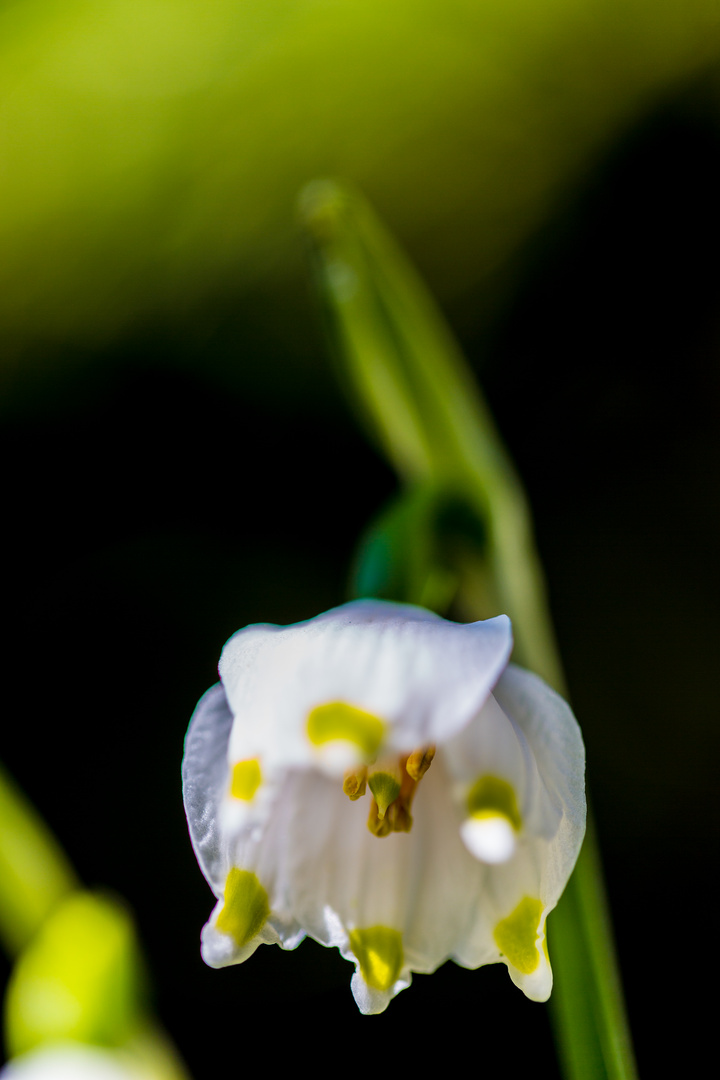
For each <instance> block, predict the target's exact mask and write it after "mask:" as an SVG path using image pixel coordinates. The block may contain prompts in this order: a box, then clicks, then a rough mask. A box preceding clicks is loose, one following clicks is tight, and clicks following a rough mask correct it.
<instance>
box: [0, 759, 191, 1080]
mask: <svg viewBox="0 0 720 1080" xmlns="http://www.w3.org/2000/svg"><path fill="white" fill-rule="evenodd" d="M0 931H1V932H2V943H3V945H4V947H5V949H6V951H7V952H8V954H9V955H10V956H12V957H15V956H16V957H17V960H16V963H15V966H14V968H13V971H12V974H11V977H10V981H9V984H8V989H7V995H6V998H5V1003H4V1035H5V1045H6V1049H7V1053H8V1056H10V1057H15V1056H17V1055H21V1054H24V1053H26V1052H28V1051H31V1050H33V1049H35V1048H37V1047H44V1046H53V1045H55V1044H58V1043H62V1042H79V1043H86V1044H89V1045H92V1046H101V1047H108V1048H113V1049H114V1050H117V1051H118V1052H121V1053H122V1055H123V1058H124V1060H126V1061H127V1062H129V1063H132V1065H133V1067H134V1068H137V1070H138V1073H139V1074H141V1075H142V1076H143V1077H147V1080H187V1073H186V1071H185V1069H184V1067H183V1065H182V1063H181V1062H180V1060H179V1058H178V1057H177V1054H176V1052H175V1050H174V1049H173V1047H172V1046H171V1044H170V1043H169V1041H168V1040H167V1038H166V1037H165V1035H164V1034H163V1032H162V1031H161V1030H160V1029H159V1028H158V1027H157V1026H156V1024H155V1023H154V1021H153V1019H152V1017H151V1015H150V1013H149V1010H148V1005H147V1001H146V995H145V990H144V987H145V983H146V977H145V969H144V965H143V963H142V958H141V955H140V950H139V946H138V943H137V938H136V934H135V929H134V926H133V922H132V919H131V916H130V914H129V912H128V911H127V909H126V907H125V906H124V905H123V904H122V903H121V902H120V901H119V900H117V899H114V898H112V897H109V896H103V895H99V894H95V893H91V892H87V891H85V890H83V889H82V888H81V887H80V886H79V883H78V882H77V879H76V877H75V875H74V873H73V871H72V868H71V867H70V865H69V863H68V861H67V859H66V857H65V855H64V854H63V852H62V850H61V849H60V847H59V845H58V844H57V842H56V840H55V839H54V837H53V836H52V834H51V833H50V832H49V830H48V829H47V828H46V826H45V825H44V823H43V822H42V820H41V819H40V817H39V815H38V814H37V813H36V811H35V810H34V808H33V807H32V806H31V804H30V803H29V802H28V800H27V799H26V798H25V797H24V796H23V795H22V794H21V792H20V791H19V790H18V788H17V787H16V785H15V784H14V783H13V782H12V781H11V780H10V778H9V777H8V776H7V773H6V772H5V771H4V770H3V769H2V768H1V767H0Z"/></svg>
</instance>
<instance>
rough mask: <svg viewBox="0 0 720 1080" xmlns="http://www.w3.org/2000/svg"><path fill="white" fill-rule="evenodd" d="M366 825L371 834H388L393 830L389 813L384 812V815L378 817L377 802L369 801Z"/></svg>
mask: <svg viewBox="0 0 720 1080" xmlns="http://www.w3.org/2000/svg"><path fill="white" fill-rule="evenodd" d="M367 827H368V829H369V830H370V832H371V833H372V834H373V836H389V835H390V833H391V832H392V831H393V825H392V817H391V815H390V814H385V816H384V817H380V815H379V814H378V804H377V803H376V802H375V800H374V799H373V801H372V802H371V803H370V813H369V814H368V819H367Z"/></svg>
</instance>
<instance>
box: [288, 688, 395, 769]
mask: <svg viewBox="0 0 720 1080" xmlns="http://www.w3.org/2000/svg"><path fill="white" fill-rule="evenodd" d="M307 733H308V738H309V739H310V742H311V743H312V744H313V746H323V745H324V744H325V743H329V742H334V741H336V740H338V739H342V740H344V741H345V742H349V743H352V744H353V745H354V746H357V748H358V749H359V750H360V752H361V753H362V755H363V757H365V758H367V759H368V760H369V761H370V760H372V759H373V758H374V757H375V755H376V754H377V752H378V749H379V747H380V744H381V742H382V740H383V735H384V734H385V724H384V723H383V722H382V720H380V719H379V717H377V716H373V715H372V713H368V712H364V711H363V709H356V708H355V706H354V705H347V704H346V703H345V702H344V701H331V702H328V704H327V705H317V706H316V707H315V708H314V709H312V710H311V712H310V715H309V716H308V719H307Z"/></svg>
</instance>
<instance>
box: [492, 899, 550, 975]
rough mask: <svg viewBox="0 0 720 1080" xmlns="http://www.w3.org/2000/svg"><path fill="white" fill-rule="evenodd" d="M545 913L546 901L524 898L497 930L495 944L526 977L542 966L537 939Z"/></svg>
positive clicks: (501, 921) (502, 920) (498, 925)
mask: <svg viewBox="0 0 720 1080" xmlns="http://www.w3.org/2000/svg"><path fill="white" fill-rule="evenodd" d="M542 913H543V905H542V901H540V900H536V899H534V898H533V897H532V896H524V897H523V899H522V900H521V901H520V903H519V904H518V906H517V907H516V908H515V910H514V911H513V912H511V913H510V915H508V916H507V918H506V919H501V920H500V922H499V923H498V924H497V926H496V927H495V932H494V934H493V937H494V938H495V944H496V945H497V947H498V949H499V950H500V952H501V953H503V955H504V956H506V957H507V959H508V960H509V961H510V963H511V964H512V966H513V967H514V968H517V969H518V971H521V972H522V974H523V975H530V974H532V972H533V971H534V970H535V968H536V967H537V966H538V964H539V963H540V954H539V953H538V950H537V939H538V933H539V931H540V921H541V919H542Z"/></svg>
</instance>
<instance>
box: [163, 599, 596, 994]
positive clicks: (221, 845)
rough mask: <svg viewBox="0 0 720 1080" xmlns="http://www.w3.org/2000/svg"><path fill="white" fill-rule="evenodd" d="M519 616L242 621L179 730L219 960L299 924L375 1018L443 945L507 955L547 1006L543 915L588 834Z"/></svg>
mask: <svg viewBox="0 0 720 1080" xmlns="http://www.w3.org/2000/svg"><path fill="white" fill-rule="evenodd" d="M511 648H512V634H511V627H510V621H509V619H507V618H506V617H505V616H499V617H498V618H495V619H490V620H488V621H486V622H478V623H471V624H467V625H460V624H457V623H452V622H448V621H446V620H445V619H442V618H440V617H439V616H437V615H434V614H432V613H431V612H428V611H424V610H423V609H421V608H416V607H411V606H408V605H400V604H390V603H385V602H381V601H370V600H361V601H354V602H353V603H350V604H345V605H343V606H342V607H339V608H335V609H333V610H332V611H328V612H326V613H325V614H323V615H319V616H318V617H317V618H315V619H311V620H309V621H307V622H303V623H298V624H297V625H294V626H289V627H279V626H270V625H258V626H249V627H246V628H245V629H244V630H241V631H239V632H238V633H237V634H235V635H234V637H232V638H231V639H230V641H228V643H227V644H226V645H225V648H224V649H223V653H222V656H221V659H220V679H221V681H220V683H218V684H217V685H216V686H214V687H212V688H211V689H210V690H209V691H208V692H207V693H206V694H205V696H204V697H203V698H202V699H201V700H200V702H199V704H198V706H197V709H196V710H195V713H194V715H193V718H192V721H191V723H190V728H189V731H188V734H187V739H186V743H185V757H184V761H183V781H184V797H185V809H186V813H187V818H188V823H189V828H190V836H191V839H192V843H193V847H194V849H195V853H196V855H197V858H198V861H199V863H200V866H201V868H202V871H203V873H204V874H205V877H206V878H207V880H208V882H209V884H210V887H211V888H212V890H213V892H214V894H215V896H216V898H217V904H216V905H215V908H214V910H213V912H212V915H211V917H210V920H209V921H208V923H207V924H206V926H205V927H204V929H203V932H202V955H203V958H204V959H205V961H206V962H207V963H208V964H209V965H211V966H212V967H223V966H225V965H227V964H236V963H241V962H242V961H244V960H246V959H247V958H248V957H249V956H250V955H251V954H252V953H253V952H254V951H255V949H256V948H257V947H258V945H260V944H261V943H273V942H274V943H276V944H279V945H281V946H282V947H283V948H286V949H293V948H295V947H296V946H297V945H298V944H299V943H300V941H301V940H302V939H303V937H304V936H305V935H306V934H307V935H310V937H312V938H314V939H315V940H316V941H319V942H320V943H321V944H323V945H329V946H336V947H337V948H338V949H339V950H340V951H341V953H342V955H343V956H344V957H345V958H346V959H348V960H351V961H352V962H353V963H354V964H355V967H356V970H355V975H354V976H353V979H352V984H351V985H352V991H353V994H354V995H355V999H356V1001H357V1004H358V1006H359V1008H360V1009H361V1011H362V1012H365V1013H377V1012H381V1011H382V1010H383V1009H385V1008H386V1006H387V1004H388V1002H389V1001H390V999H391V998H392V997H394V995H395V994H397V993H398V992H399V991H400V990H402V989H403V988H405V987H406V986H408V985H409V983H410V981H411V978H412V972H413V971H415V972H431V971H434V970H435V969H436V968H437V967H438V966H439V965H440V964H442V963H443V962H444V961H445V960H447V959H452V960H454V961H455V962H456V963H458V964H461V965H462V966H464V967H468V968H476V967H480V966H481V965H482V964H491V963H497V962H504V963H505V964H507V967H508V970H509V972H510V976H511V978H512V980H513V982H515V983H516V984H517V985H518V986H519V987H520V988H521V989H522V990H523V991H524V993H525V994H526V995H527V996H528V997H530V998H532V999H533V1000H536V1001H543V1000H545V999H546V998H547V997H548V995H549V994H550V990H551V988H552V972H551V969H550V963H549V960H548V955H547V950H546V948H545V944H544V942H545V934H544V927H545V919H546V916H547V914H548V912H549V911H550V910H551V909H552V908H553V907H554V906H555V905H556V903H557V901H558V899H559V897H560V894H561V893H562V890H563V888H564V886H565V883H566V882H567V879H568V877H569V875H570V872H571V871H572V868H573V866H574V863H575V860H576V858H577V855H578V851H579V849H580V845H581V842H582V837H583V833H584V826H585V795H584V750H583V744H582V739H581V736H580V731H579V729H578V726H577V723H576V721H575V719H574V717H573V715H572V713H571V711H570V709H569V708H568V706H567V705H566V704H565V702H564V701H563V700H562V698H560V697H559V696H558V695H557V694H556V693H555V692H554V691H552V690H551V689H550V688H549V687H548V686H546V685H545V683H543V682H542V680H540V679H539V678H537V677H536V676H535V675H532V674H530V673H529V672H527V671H524V670H522V669H520V668H517V667H515V666H513V665H510V666H508V659H509V656H510V652H511Z"/></svg>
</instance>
